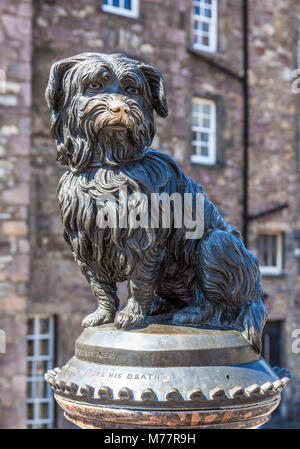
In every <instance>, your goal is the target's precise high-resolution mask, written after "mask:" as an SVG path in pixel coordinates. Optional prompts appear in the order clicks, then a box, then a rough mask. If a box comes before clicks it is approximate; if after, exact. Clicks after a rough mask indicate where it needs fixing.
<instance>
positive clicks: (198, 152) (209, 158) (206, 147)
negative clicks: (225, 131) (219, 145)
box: [191, 98, 216, 165]
mask: <svg viewBox="0 0 300 449" xmlns="http://www.w3.org/2000/svg"><path fill="white" fill-rule="evenodd" d="M192 147H193V150H194V152H193V154H192V155H191V162H195V163H197V164H207V165H213V164H215V163H216V104H215V102H214V101H212V100H206V99H204V98H193V100H192Z"/></svg>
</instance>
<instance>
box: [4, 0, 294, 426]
mask: <svg viewBox="0 0 300 449" xmlns="http://www.w3.org/2000/svg"><path fill="white" fill-rule="evenodd" d="M245 3H246V2H244V1H243V0H164V1H162V0H85V1H83V0H66V1H64V2H58V1H56V0H36V1H34V2H31V1H25V0H19V1H18V0H15V1H14V2H8V1H6V0H1V1H0V69H1V71H0V75H1V74H2V78H3V80H4V78H5V80H4V81H5V83H4V81H3V80H2V81H3V82H2V84H3V86H4V84H5V86H4V87H5V89H4V88H3V90H2V91H1V90H0V181H1V184H0V189H1V198H0V329H3V330H4V331H5V333H6V353H5V354H0V389H1V394H0V398H1V399H0V401H1V402H0V427H3V428H13V427H34V428H38V427H42V428H43V427H60V428H63V427H70V426H71V425H70V424H68V423H67V421H66V420H65V419H64V418H63V416H62V413H61V412H60V411H59V410H57V409H56V408H55V405H54V403H53V400H52V395H51V392H49V391H48V390H47V388H46V386H45V383H44V381H43V377H42V375H43V373H44V372H45V371H46V370H47V368H48V366H61V365H62V364H64V363H65V362H66V361H67V360H68V359H69V358H70V357H71V356H72V355H73V350H74V341H75V339H76V338H77V337H78V335H79V333H80V329H81V328H80V322H81V319H82V318H83V317H84V316H85V315H87V314H88V313H90V312H91V311H92V310H93V309H94V308H95V300H94V298H93V296H92V293H91V292H90V288H89V286H88V285H87V283H86V281H85V279H84V278H83V276H82V275H81V273H80V271H79V268H78V266H77V264H76V263H75V262H74V261H73V258H72V255H71V252H70V250H69V248H68V247H67V245H66V243H65V242H64V240H63V238H62V228H61V223H60V216H59V210H58V202H57V197H56V186H57V183H58V180H59V178H60V176H61V175H62V174H63V172H64V171H65V169H64V168H61V167H58V166H57V165H56V162H55V147H54V142H53V141H52V140H51V138H50V136H49V117H50V114H49V110H48V109H47V106H46V102H45V100H44V91H45V88H46V85H47V80H48V74H49V70H50V67H51V64H52V63H53V62H55V61H57V60H59V59H62V58H64V57H68V56H71V55H73V54H77V53H81V52H85V51H92V52H93V51H96V52H103V53H120V52H122V53H125V54H127V55H128V56H130V57H132V58H134V59H139V60H142V61H144V62H146V63H149V64H152V65H154V66H155V67H157V68H158V69H159V70H160V71H161V72H162V73H163V74H164V76H165V81H166V88H167V94H168V104H169V117H168V118H166V119H162V118H156V123H157V135H156V137H155V139H154V142H153V144H152V147H153V148H155V149H157V150H160V151H163V152H166V153H168V154H170V155H171V156H172V157H174V158H175V160H176V161H177V162H178V163H179V165H180V166H181V167H182V168H183V170H184V171H185V173H187V174H188V175H189V176H191V177H192V178H193V179H195V180H197V181H198V182H200V183H201V184H202V185H203V186H204V189H205V191H206V192H207V195H208V198H209V199H211V200H212V201H213V202H214V203H215V204H216V206H217V207H218V208H219V210H220V211H221V213H222V214H223V216H224V218H225V219H226V220H227V221H229V222H230V223H232V224H234V225H236V226H237V227H239V228H240V229H243V230H244V231H245V230H248V232H247V237H248V246H249V248H250V249H251V250H252V251H253V252H255V253H257V255H258V256H259V258H260V261H261V268H262V273H263V286H264V289H265V293H266V304H267V307H268V310H269V318H270V320H269V323H268V325H267V327H266V332H265V335H264V353H265V357H266V358H267V359H269V360H270V363H272V364H274V363H275V364H277V363H280V364H281V365H282V366H285V367H286V368H288V369H290V370H291V372H292V374H293V380H292V381H291V383H290V385H289V386H288V387H287V389H286V392H285V393H284V397H283V405H282V407H281V411H280V412H281V413H282V414H283V415H284V416H285V417H286V418H287V419H290V420H294V421H298V422H300V381H299V375H300V353H299V354H298V353H297V350H298V347H297V344H296V343H297V341H296V339H297V335H298V334H297V329H300V287H298V280H299V277H300V265H299V263H300V262H299V261H300V259H299V256H298V252H297V249H298V247H299V248H300V221H299V218H300V217H298V216H299V214H298V203H299V192H300V184H299V183H300V179H299V176H300V173H299V166H300V164H299V157H298V153H299V151H298V150H299V144H298V140H299V138H298V126H299V119H298V117H299V98H300V97H299V95H300V94H298V95H297V94H296V93H293V92H292V89H291V84H292V71H293V70H294V69H296V68H297V64H298V60H297V54H298V47H299V45H298V42H299V20H300V7H299V5H298V2H297V1H296V0H288V1H286V0H278V1H277V2H276V4H274V2H272V1H271V0H267V1H264V2H260V1H258V0H249V8H248V18H247V16H246V15H245V8H244V6H245ZM246 19H247V20H246ZM247 24H248V26H247ZM246 44H247V45H246ZM247 50H248V51H247ZM245 57H246V59H245ZM245 61H248V71H247V74H248V76H247V77H245V76H244V71H245V67H246V68H247V65H246V66H245ZM0 82H1V78H0ZM2 84H0V88H1V86H2ZM245 167H246V170H245ZM247 174H248V176H247ZM244 238H245V236H244ZM299 252H300V250H299ZM125 290H126V289H125V287H124V285H120V286H119V291H120V296H121V297H124V296H125V294H126V292H125ZM296 334H297V335H296ZM299 337H300V330H299ZM299 348H300V345H299ZM299 352H300V349H299Z"/></svg>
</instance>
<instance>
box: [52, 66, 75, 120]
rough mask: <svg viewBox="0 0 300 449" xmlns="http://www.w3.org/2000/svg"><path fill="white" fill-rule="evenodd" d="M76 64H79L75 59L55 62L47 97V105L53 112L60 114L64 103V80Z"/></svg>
mask: <svg viewBox="0 0 300 449" xmlns="http://www.w3.org/2000/svg"><path fill="white" fill-rule="evenodd" d="M76 63H78V60H76V59H73V58H67V59H62V60H61V61H58V62H55V63H54V64H53V65H52V67H51V69H50V74H49V81H48V86H47V88H46V92H45V97H46V101H47V105H48V107H49V109H50V110H51V111H52V112H58V110H59V106H60V104H61V103H62V102H63V98H64V92H63V86H62V80H63V77H64V74H65V73H66V71H67V70H69V69H70V68H71V67H72V66H73V65H74V64H76Z"/></svg>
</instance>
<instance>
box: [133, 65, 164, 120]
mask: <svg viewBox="0 0 300 449" xmlns="http://www.w3.org/2000/svg"><path fill="white" fill-rule="evenodd" d="M139 69H140V70H141V71H142V73H143V74H144V75H145V77H146V78H147V81H148V83H149V86H150V89H151V93H152V98H153V108H154V109H155V111H156V112H157V114H158V115H159V116H160V117H167V115H168V105H167V98H166V88H165V80H164V78H163V76H162V74H161V73H160V71H159V70H157V69H156V68H155V67H152V66H151V65H146V64H143V63H141V64H140V65H139Z"/></svg>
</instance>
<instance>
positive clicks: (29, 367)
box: [27, 361, 34, 376]
mask: <svg viewBox="0 0 300 449" xmlns="http://www.w3.org/2000/svg"><path fill="white" fill-rule="evenodd" d="M33 370H34V366H33V362H31V361H30V362H27V376H33V375H34V371H33Z"/></svg>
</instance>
